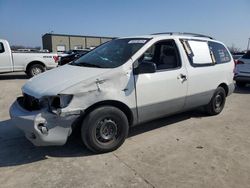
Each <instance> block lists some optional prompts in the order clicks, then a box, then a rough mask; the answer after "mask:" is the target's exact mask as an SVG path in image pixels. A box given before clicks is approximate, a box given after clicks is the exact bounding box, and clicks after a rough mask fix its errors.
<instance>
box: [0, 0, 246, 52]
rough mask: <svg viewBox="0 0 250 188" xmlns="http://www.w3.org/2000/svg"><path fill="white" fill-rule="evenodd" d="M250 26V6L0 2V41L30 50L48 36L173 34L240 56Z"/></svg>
mask: <svg viewBox="0 0 250 188" xmlns="http://www.w3.org/2000/svg"><path fill="white" fill-rule="evenodd" d="M249 21H250V0H237V1H236V0H88V1H87V0H68V1H66V0H0V38H2V39H7V40H8V41H9V42H10V43H11V45H25V46H33V47H34V46H42V35H43V34H45V33H49V32H54V33H58V34H73V35H77V34H79V35H91V36H93V35H97V36H110V37H123V36H134V35H144V34H151V33H157V32H168V31H178V32H194V33H201V34H207V35H211V36H213V37H214V38H216V39H217V40H219V41H222V42H224V43H225V44H226V45H227V46H232V45H234V46H235V47H237V48H240V49H241V50H245V49H246V48H247V42H248V38H250V24H249Z"/></svg>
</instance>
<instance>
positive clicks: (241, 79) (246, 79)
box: [234, 75, 250, 83]
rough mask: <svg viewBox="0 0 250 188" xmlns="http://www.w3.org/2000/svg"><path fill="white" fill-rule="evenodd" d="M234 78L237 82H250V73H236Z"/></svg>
mask: <svg viewBox="0 0 250 188" xmlns="http://www.w3.org/2000/svg"><path fill="white" fill-rule="evenodd" d="M234 80H235V81H237V82H248V83H250V75H249V76H242V75H235V76H234Z"/></svg>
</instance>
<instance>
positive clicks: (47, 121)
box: [9, 101, 78, 146]
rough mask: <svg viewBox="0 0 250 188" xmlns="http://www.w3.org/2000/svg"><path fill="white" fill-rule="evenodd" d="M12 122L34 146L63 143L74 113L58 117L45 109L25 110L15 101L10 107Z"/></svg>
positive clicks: (69, 131) (70, 130)
mask: <svg viewBox="0 0 250 188" xmlns="http://www.w3.org/2000/svg"><path fill="white" fill-rule="evenodd" d="M9 113H10V117H11V121H12V123H13V124H14V125H15V126H16V127H18V128H19V129H21V130H22V131H23V132H24V133H25V136H26V138H27V139H28V140H30V141H31V142H32V143H33V144H34V145H36V146H49V145H63V144H65V143H66V141H67V138H68V136H69V135H70V134H71V132H72V128H71V125H72V123H73V122H74V120H75V119H76V118H77V117H78V116H76V115H71V116H65V117H60V116H58V115H56V114H52V113H49V112H47V111H42V110H40V111H27V110H25V109H24V108H22V107H21V106H20V105H19V103H18V102H17V101H15V102H14V103H13V104H12V106H11V107H10V111H9Z"/></svg>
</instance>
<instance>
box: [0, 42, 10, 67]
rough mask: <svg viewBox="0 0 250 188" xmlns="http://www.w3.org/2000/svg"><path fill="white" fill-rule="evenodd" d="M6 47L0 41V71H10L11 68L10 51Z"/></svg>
mask: <svg viewBox="0 0 250 188" xmlns="http://www.w3.org/2000/svg"><path fill="white" fill-rule="evenodd" d="M7 49H8V48H7V46H5V45H4V43H2V42H0V72H11V71H12V70H13V66H12V63H11V55H10V53H11V52H8V51H7Z"/></svg>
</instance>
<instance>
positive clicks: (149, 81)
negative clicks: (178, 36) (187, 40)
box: [135, 40, 188, 123]
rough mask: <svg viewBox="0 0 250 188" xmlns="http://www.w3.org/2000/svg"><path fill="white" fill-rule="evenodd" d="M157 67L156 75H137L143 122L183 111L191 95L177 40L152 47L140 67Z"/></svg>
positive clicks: (137, 91)
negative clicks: (148, 65) (144, 62)
mask: <svg viewBox="0 0 250 188" xmlns="http://www.w3.org/2000/svg"><path fill="white" fill-rule="evenodd" d="M142 61H148V62H152V63H155V64H156V67H157V71H156V72H155V73H146V74H139V75H135V84H136V94H137V109H138V118H139V122H140V123H141V122H144V121H147V120H150V119H154V118H158V117H161V116H164V115H167V114H172V113H174V112H177V111H180V110H182V108H183V107H184V103H185V99H186V95H187V79H188V78H187V70H186V68H185V66H184V65H182V63H181V58H180V55H179V51H178V48H177V46H176V44H175V41H174V40H165V41H160V42H157V43H156V44H154V45H152V46H151V47H150V48H149V49H148V50H147V51H146V52H145V53H144V55H143V56H142V57H141V58H139V60H138V62H137V63H138V64H140V62H142Z"/></svg>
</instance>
